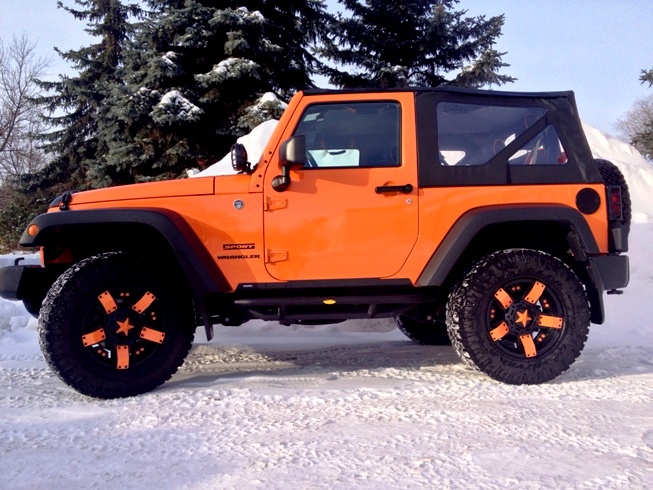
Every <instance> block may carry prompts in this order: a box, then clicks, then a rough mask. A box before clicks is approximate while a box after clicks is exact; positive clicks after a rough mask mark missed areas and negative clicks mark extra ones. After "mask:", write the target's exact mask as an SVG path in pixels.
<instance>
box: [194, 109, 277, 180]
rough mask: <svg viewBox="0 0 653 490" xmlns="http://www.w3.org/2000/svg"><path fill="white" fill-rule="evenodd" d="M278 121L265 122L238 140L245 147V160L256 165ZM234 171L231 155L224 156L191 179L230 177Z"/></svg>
mask: <svg viewBox="0 0 653 490" xmlns="http://www.w3.org/2000/svg"><path fill="white" fill-rule="evenodd" d="M278 123H279V121H276V120H274V119H273V120H270V121H265V122H264V123H263V124H259V125H258V126H256V127H255V128H254V130H253V131H252V132H251V133H249V134H247V135H245V136H241V137H240V138H238V140H237V141H238V143H241V144H243V145H245V149H246V150H247V159H248V160H249V162H250V163H256V162H258V161H259V160H260V158H261V155H262V154H263V150H264V149H265V145H266V144H267V142H268V140H269V139H270V136H272V133H273V132H274V128H276V127H277V124H278ZM234 173H235V172H234V170H233V168H232V167H231V155H225V156H224V157H223V158H222V160H220V161H219V162H217V163H214V164H213V165H211V166H210V167H208V168H206V169H205V170H202V171H201V172H197V173H195V174H193V175H191V176H192V177H207V176H209V175H231V174H234Z"/></svg>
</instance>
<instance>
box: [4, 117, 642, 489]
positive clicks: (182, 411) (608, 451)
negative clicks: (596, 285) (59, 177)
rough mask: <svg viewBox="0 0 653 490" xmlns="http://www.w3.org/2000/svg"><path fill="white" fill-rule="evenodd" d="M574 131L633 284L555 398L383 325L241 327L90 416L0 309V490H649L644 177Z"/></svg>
mask: <svg viewBox="0 0 653 490" xmlns="http://www.w3.org/2000/svg"><path fill="white" fill-rule="evenodd" d="M585 129H586V132H587V134H588V138H589V139H590V143H591V144H592V146H593V149H594V152H595V155H596V156H597V157H602V158H608V159H611V160H613V161H615V162H616V163H617V164H619V166H620V168H621V169H622V171H623V172H624V173H625V174H626V177H627V179H628V180H629V183H630V187H631V189H632V194H633V201H634V211H635V216H634V221H635V224H633V227H632V228H633V229H632V233H631V250H630V253H629V255H630V258H631V274H632V277H631V283H630V285H629V287H628V288H627V289H626V291H625V294H624V295H622V296H608V297H606V310H607V322H606V323H605V324H604V325H593V326H592V329H591V331H590V338H589V341H588V343H587V346H586V347H585V350H584V352H583V354H582V355H581V357H580V358H579V360H578V361H577V362H576V363H575V364H574V365H573V366H572V368H571V369H570V370H569V371H568V372H566V373H565V374H563V375H562V376H560V377H559V378H558V379H556V380H555V381H553V382H551V383H547V384H544V385H539V386H508V385H503V384H499V383H497V382H494V381H492V380H490V379H489V378H487V377H485V376H483V375H481V374H479V373H476V372H472V371H469V370H467V369H465V368H464V367H463V366H462V365H461V363H460V362H459V361H458V359H457V357H456V356H455V354H454V352H453V350H452V349H451V348H450V347H421V346H416V345H414V344H413V343H411V342H409V341H408V340H406V339H405V338H404V337H403V336H402V335H401V334H400V333H399V332H398V331H397V330H396V329H394V326H393V324H392V322H390V321H385V320H384V321H379V320H377V321H370V322H361V321H356V322H346V323H343V324H339V325H333V326H327V327H315V328H306V327H302V328H291V327H282V326H279V325H278V324H275V323H264V322H250V323H249V324H247V325H245V326H243V327H240V328H227V327H220V328H217V331H216V339H215V340H213V341H212V342H211V343H207V342H206V341H205V337H204V335H203V333H202V330H198V332H197V337H196V344H195V346H194V348H193V351H192V352H191V355H190V356H189V358H188V360H187V361H186V363H185V364H184V365H183V367H182V368H181V370H180V372H179V373H178V374H177V375H176V376H175V377H174V378H173V379H172V380H171V381H170V382H168V383H166V384H165V385H163V387H161V388H159V389H158V390H156V391H154V392H152V393H148V394H146V395H142V396H139V397H136V398H130V399H122V400H110V401H100V400H95V399H91V398H87V397H84V396H81V395H79V394H77V393H76V392H75V391H73V390H72V389H70V388H68V387H67V386H66V385H64V384H63V383H62V382H61V381H59V380H58V378H56V376H55V375H53V374H52V373H51V372H50V371H49V370H48V368H47V367H46V365H45V362H44V361H43V358H42V356H41V354H40V351H39V346H38V339H37V333H36V321H35V320H33V319H31V318H30V317H29V316H28V315H27V314H26V312H25V310H24V309H23V307H22V305H21V304H15V303H11V302H6V301H0V414H1V415H0V488H2V489H5V488H6V489H21V488H24V489H34V488H48V489H49V488H96V487H97V488H105V487H117V486H122V487H128V488H156V487H158V488H166V489H167V488H174V489H177V488H179V489H181V488H193V489H202V488H207V489H216V488H234V489H256V488H265V489H268V488H270V489H277V488H278V489H284V490H285V489H289V488H301V489H313V488H329V489H351V488H374V489H378V488H384V489H385V488H437V489H440V488H442V489H449V488H452V489H453V488H485V489H493V488H496V489H504V488H513V487H518V488H525V489H541V488H544V489H588V490H589V489H596V488H602V489H629V490H630V489H650V488H653V401H652V400H653V399H652V397H653V320H652V318H653V302H652V301H651V291H652V290H653V260H651V244H653V166H651V165H650V164H648V163H647V162H646V161H645V160H643V159H642V158H641V156H639V154H637V153H636V152H634V151H633V150H632V149H631V148H630V147H629V146H627V145H625V144H623V143H621V142H619V141H617V140H614V139H612V138H610V137H608V136H606V135H604V134H602V133H600V132H598V131H596V130H594V128H591V127H586V128H585ZM5 260H7V261H8V260H10V259H9V258H6V259H5Z"/></svg>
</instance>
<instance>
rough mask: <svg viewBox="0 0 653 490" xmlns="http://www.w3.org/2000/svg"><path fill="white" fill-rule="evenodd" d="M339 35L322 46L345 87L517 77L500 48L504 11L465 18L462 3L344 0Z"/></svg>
mask: <svg viewBox="0 0 653 490" xmlns="http://www.w3.org/2000/svg"><path fill="white" fill-rule="evenodd" d="M339 3H341V4H342V5H344V7H345V8H346V13H348V15H343V14H339V15H338V19H337V20H336V21H335V22H334V25H333V28H332V31H331V32H332V33H331V35H330V36H329V39H328V41H327V42H326V43H325V45H324V47H322V48H321V49H320V50H319V54H321V55H322V56H323V57H324V59H325V60H327V61H328V62H330V63H331V65H326V66H324V68H323V69H322V73H323V74H324V75H326V76H327V77H328V78H329V81H330V82H331V83H332V84H334V85H336V86H338V87H341V88H356V87H402V86H409V85H410V86H429V87H436V86H438V85H442V84H454V85H460V86H466V87H480V86H483V85H491V84H493V85H501V84H504V83H507V82H512V81H514V79H513V78H512V77H509V76H507V75H501V74H499V73H498V71H499V70H500V69H501V68H503V67H505V66H508V65H506V64H505V63H503V62H502V61H501V57H502V56H503V55H504V54H505V53H499V52H497V51H496V50H495V49H494V48H493V46H494V44H495V42H496V40H497V39H498V37H499V36H500V35H501V27H502V26H503V23H504V17H503V15H500V16H495V17H491V18H489V19H486V18H485V16H479V17H466V13H467V12H466V11H465V10H455V8H454V7H455V5H456V4H457V3H458V0H439V1H432V0H431V1H429V0H412V1H407V2H397V1H395V0H392V1H388V0H339Z"/></svg>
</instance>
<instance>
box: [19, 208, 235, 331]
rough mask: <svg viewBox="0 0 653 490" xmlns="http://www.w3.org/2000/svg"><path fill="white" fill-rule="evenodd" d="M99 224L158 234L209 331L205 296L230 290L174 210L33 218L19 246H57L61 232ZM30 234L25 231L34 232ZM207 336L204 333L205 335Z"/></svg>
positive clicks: (78, 212)
mask: <svg viewBox="0 0 653 490" xmlns="http://www.w3.org/2000/svg"><path fill="white" fill-rule="evenodd" d="M103 224H111V225H121V224H123V225H129V226H134V225H137V226H144V227H147V228H150V229H151V230H154V231H155V232H156V233H158V234H159V235H160V236H161V237H162V238H163V239H164V240H165V241H166V242H167V243H168V244H169V245H170V249H171V250H172V252H173V254H174V256H175V257H176V259H177V261H178V263H179V266H180V267H181V269H182V271H183V272H184V274H185V275H186V277H187V279H188V282H189V284H190V286H191V288H192V289H193V291H194V293H195V296H196V299H197V300H198V306H199V307H200V312H201V314H202V317H203V320H204V324H205V326H206V327H207V329H209V328H210V320H209V315H208V312H207V311H206V304H205V303H206V299H207V297H208V296H209V295H210V294H212V293H216V292H225V291H229V290H230V289H231V286H230V285H229V283H228V281H227V280H226V278H225V277H224V275H223V274H222V272H221V271H220V269H219V268H218V266H217V265H216V263H215V261H214V260H213V259H212V257H211V255H210V254H209V252H208V250H207V249H206V247H205V246H204V244H203V243H202V241H201V240H200V239H199V238H198V236H197V234H196V233H195V231H194V230H193V229H192V228H191V227H190V225H189V224H188V223H187V222H186V220H185V219H184V218H183V217H182V216H181V215H179V214H178V213H176V212H174V211H170V210H167V209H159V208H105V209H89V210H71V211H60V212H53V213H45V214H41V215H39V216H37V217H36V218H34V219H33V220H32V221H31V222H30V224H29V225H28V227H27V229H26V231H25V232H24V233H23V235H22V237H21V239H20V242H19V244H20V245H21V246H24V247H39V246H46V245H48V244H56V243H57V235H59V234H60V233H61V232H62V231H64V232H66V231H68V232H71V231H72V232H75V233H84V228H86V227H89V226H97V225H103ZM33 225H35V226H36V227H37V228H36V230H37V231H36V233H34V231H32V233H34V234H33V235H32V234H30V233H29V232H28V230H34V229H35V228H34V226H33ZM207 333H208V332H207Z"/></svg>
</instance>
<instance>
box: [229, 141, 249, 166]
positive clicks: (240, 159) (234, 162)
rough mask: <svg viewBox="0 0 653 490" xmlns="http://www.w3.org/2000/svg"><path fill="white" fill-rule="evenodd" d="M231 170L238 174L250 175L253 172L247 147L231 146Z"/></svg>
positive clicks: (237, 144)
mask: <svg viewBox="0 0 653 490" xmlns="http://www.w3.org/2000/svg"><path fill="white" fill-rule="evenodd" d="M231 168H233V169H234V171H235V172H238V173H242V172H245V173H248V174H249V173H250V172H251V169H250V168H251V166H250V164H249V162H248V161H247V150H246V149H245V145H242V144H240V143H235V144H233V145H232V146H231Z"/></svg>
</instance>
